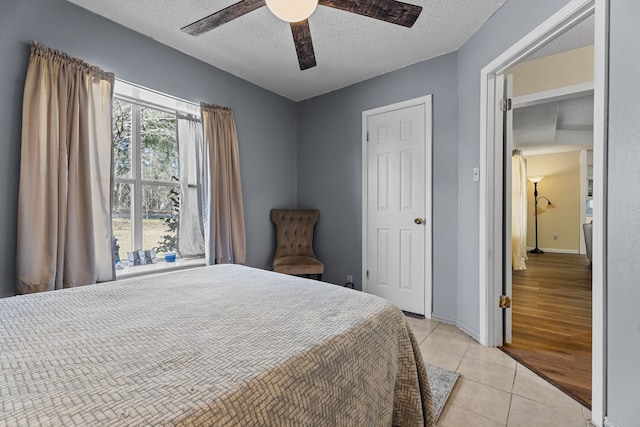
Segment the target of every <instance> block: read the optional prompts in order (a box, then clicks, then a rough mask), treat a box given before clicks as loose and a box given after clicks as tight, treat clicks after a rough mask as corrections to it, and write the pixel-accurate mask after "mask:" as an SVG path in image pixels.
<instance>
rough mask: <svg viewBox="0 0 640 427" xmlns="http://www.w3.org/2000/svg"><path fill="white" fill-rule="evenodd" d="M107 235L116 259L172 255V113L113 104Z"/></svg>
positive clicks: (174, 245) (175, 160)
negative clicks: (131, 254)
mask: <svg viewBox="0 0 640 427" xmlns="http://www.w3.org/2000/svg"><path fill="white" fill-rule="evenodd" d="M113 150H114V162H113V176H114V181H115V182H114V193H113V212H112V218H113V219H112V220H113V234H114V237H115V238H117V239H118V244H119V246H120V254H121V256H123V255H125V254H126V252H128V251H132V250H140V249H156V251H157V253H158V254H159V255H160V256H163V255H164V253H165V252H170V251H171V252H174V251H177V249H178V248H177V227H178V209H179V196H178V188H179V186H178V184H179V183H178V178H177V177H178V176H179V169H178V143H177V129H176V114H175V112H168V111H163V110H160V109H156V108H152V107H148V106H144V105H140V104H136V103H132V102H129V101H126V100H122V99H115V100H114V102H113Z"/></svg>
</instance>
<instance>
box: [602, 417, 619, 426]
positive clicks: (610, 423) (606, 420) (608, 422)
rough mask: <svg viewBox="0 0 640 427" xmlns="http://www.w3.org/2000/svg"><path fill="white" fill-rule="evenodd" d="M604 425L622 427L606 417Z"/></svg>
mask: <svg viewBox="0 0 640 427" xmlns="http://www.w3.org/2000/svg"><path fill="white" fill-rule="evenodd" d="M603 425H604V427H622V426H621V425H620V424H618V423H617V422H615V421H613V420H612V419H611V418H607V417H605V419H604V424H603Z"/></svg>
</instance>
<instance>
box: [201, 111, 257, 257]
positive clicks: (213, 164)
mask: <svg viewBox="0 0 640 427" xmlns="http://www.w3.org/2000/svg"><path fill="white" fill-rule="evenodd" d="M200 107H201V112H202V130H203V136H204V159H203V163H204V170H205V171H208V179H207V181H206V182H205V185H204V186H203V191H204V200H205V202H204V206H203V225H204V236H205V242H206V243H205V257H206V259H207V264H229V263H234V264H243V263H244V262H245V261H246V257H247V249H246V237H245V228H244V208H243V205H242V185H241V182H240V156H239V154H238V137H237V134H236V124H235V120H234V118H233V111H231V110H230V109H228V108H223V107H218V106H213V105H207V104H201V105H200Z"/></svg>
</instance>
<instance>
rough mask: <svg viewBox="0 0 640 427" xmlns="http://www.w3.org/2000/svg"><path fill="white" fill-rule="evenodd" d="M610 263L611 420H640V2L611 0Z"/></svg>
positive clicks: (635, 422)
mask: <svg viewBox="0 0 640 427" xmlns="http://www.w3.org/2000/svg"><path fill="white" fill-rule="evenodd" d="M610 17H611V26H610V58H609V79H610V83H609V144H608V147H609V161H608V169H609V172H608V178H609V183H608V192H609V199H608V209H607V212H608V221H607V227H608V239H607V246H608V262H607V274H608V278H607V306H608V308H607V317H608V324H607V329H606V331H607V348H608V351H607V376H608V378H607V402H608V410H607V414H608V418H609V420H611V421H613V422H615V423H616V424H617V425H619V426H637V425H638V423H639V422H640V421H639V420H640V406H639V405H638V403H639V402H640V368H638V357H639V356H640V308H639V307H640V279H639V278H640V262H639V259H640V257H639V256H638V255H639V254H640V222H639V221H638V213H639V212H640V199H639V198H638V193H639V192H640V167H639V166H638V159H640V144H639V143H638V138H639V135H640V122H639V121H638V116H639V115H640V102H639V100H640V78H639V74H638V72H639V70H640V54H638V48H637V44H638V40H640V26H639V25H638V17H640V3H639V2H638V1H637V0H611V15H610Z"/></svg>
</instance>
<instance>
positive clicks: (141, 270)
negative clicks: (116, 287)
mask: <svg viewBox="0 0 640 427" xmlns="http://www.w3.org/2000/svg"><path fill="white" fill-rule="evenodd" d="M204 265H205V259H204V258H188V259H177V260H175V262H166V261H158V262H157V263H156V264H146V265H136V266H135V267H127V266H125V267H124V270H116V280H120V279H128V278H130V277H137V276H146V275H148V274H155V273H165V272H168V271H176V270H185V269H187V268H196V267H204Z"/></svg>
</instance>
